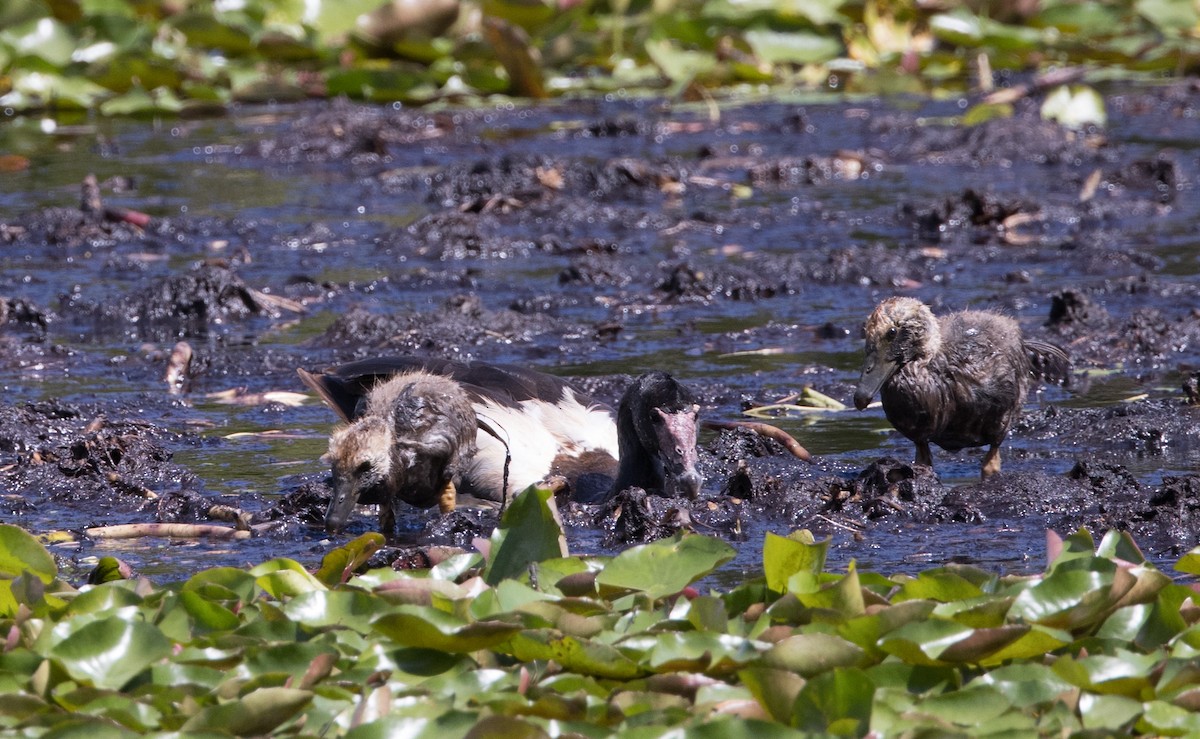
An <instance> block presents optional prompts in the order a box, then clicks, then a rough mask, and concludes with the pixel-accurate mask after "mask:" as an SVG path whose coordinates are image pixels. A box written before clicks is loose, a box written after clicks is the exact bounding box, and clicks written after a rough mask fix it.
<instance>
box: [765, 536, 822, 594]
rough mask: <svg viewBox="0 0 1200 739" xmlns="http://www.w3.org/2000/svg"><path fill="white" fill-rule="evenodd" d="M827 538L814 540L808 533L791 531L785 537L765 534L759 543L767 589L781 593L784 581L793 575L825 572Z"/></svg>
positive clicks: (784, 589)
mask: <svg viewBox="0 0 1200 739" xmlns="http://www.w3.org/2000/svg"><path fill="white" fill-rule="evenodd" d="M830 541H831V539H828V538H826V539H823V540H822V541H816V540H815V539H814V538H813V535H812V533H811V532H809V531H806V530H801V531H794V532H792V533H791V534H789V535H788V536H786V537H783V536H779V535H778V534H772V533H770V532H768V533H767V535H766V538H765V540H764V541H763V573H764V574H765V575H766V577H767V587H768V588H770V589H771V590H774V591H775V592H777V593H782V592H785V591H786V589H787V582H788V578H790V577H791V576H792V575H794V574H796V573H797V572H809V573H811V574H813V575H816V574H819V573H820V572H821V571H822V570H824V569H825V557H826V555H827V554H828V552H829V542H830Z"/></svg>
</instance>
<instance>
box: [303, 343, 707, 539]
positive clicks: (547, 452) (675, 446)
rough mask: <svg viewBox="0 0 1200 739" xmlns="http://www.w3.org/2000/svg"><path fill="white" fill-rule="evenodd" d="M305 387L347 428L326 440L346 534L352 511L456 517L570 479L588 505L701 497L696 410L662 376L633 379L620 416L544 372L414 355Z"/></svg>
mask: <svg viewBox="0 0 1200 739" xmlns="http://www.w3.org/2000/svg"><path fill="white" fill-rule="evenodd" d="M299 374H300V377H301V379H302V380H303V381H304V382H305V384H307V385H308V386H309V387H310V388H312V389H313V390H315V391H316V392H317V393H318V394H319V395H320V396H321V397H322V399H324V400H325V402H326V403H327V404H328V405H329V406H330V407H331V408H332V409H333V410H334V411H335V412H337V413H338V415H339V416H341V417H342V419H343V420H344V421H346V422H347V424H348V425H346V426H344V427H342V428H340V429H339V430H337V431H335V432H334V434H333V436H332V437H331V438H330V443H329V453H328V455H327V459H328V461H329V462H330V465H331V467H332V471H333V478H334V496H333V499H332V500H331V501H330V504H329V509H328V512H327V513H326V517H325V524H326V528H327V529H329V530H330V531H337V530H339V529H341V528H342V527H343V526H344V525H345V523H346V520H347V519H348V518H349V515H350V513H351V512H352V511H353V508H354V506H355V504H357V503H378V504H380V528H381V530H382V531H383V532H384V533H389V532H390V531H391V529H392V526H394V521H395V518H394V513H393V506H394V505H395V504H396V503H398V502H404V503H409V504H412V505H416V506H420V507H425V508H428V507H432V506H433V505H438V506H439V507H440V508H441V510H442V511H443V512H445V511H448V510H451V509H453V507H454V505H455V499H456V497H457V495H458V494H463V495H468V496H471V497H474V498H476V499H479V500H482V501H490V502H495V503H500V502H503V501H505V500H507V499H508V498H509V497H510V496H511V495H512V494H513V493H515V492H519V491H521V490H523V489H525V488H526V487H528V486H530V485H533V484H538V483H543V482H545V481H546V480H547V479H548V478H551V477H554V476H558V477H562V478H565V479H566V480H567V481H568V485H569V486H570V488H571V491H572V495H573V497H575V498H576V499H582V500H585V501H587V502H594V501H596V500H599V499H602V498H603V497H606V496H607V495H608V494H610V493H612V492H616V491H620V490H624V489H625V488H628V487H635V486H636V487H641V488H644V489H646V490H648V491H656V492H660V493H662V494H664V495H668V496H677V495H686V496H689V497H694V496H695V495H696V493H697V492H698V491H699V489H700V485H701V483H702V478H701V476H700V474H699V473H698V472H697V471H696V463H697V453H696V433H697V412H698V410H699V407H698V406H697V405H696V403H695V401H694V400H693V399H692V396H691V394H690V393H689V392H688V391H687V389H686V388H685V387H683V386H682V385H680V384H679V383H678V382H676V381H675V380H674V379H673V378H671V377H670V376H669V375H667V374H666V373H663V372H651V373H647V374H645V375H642V376H641V377H639V378H637V379H636V380H635V381H634V383H633V384H632V385H631V386H630V387H629V388H628V389H627V390H626V392H625V394H624V396H623V397H622V398H621V403H620V405H619V406H618V409H617V411H615V412H614V411H613V410H612V409H611V408H609V407H607V406H605V405H603V404H601V403H598V402H596V401H595V400H593V399H592V398H590V397H588V396H587V395H585V394H584V393H582V392H581V391H579V390H578V389H576V388H575V387H574V386H573V385H571V384H570V383H568V382H566V381H565V380H562V379H560V378H557V377H554V376H553V375H548V374H545V373H543V372H538V371H536V370H531V369H527V368H524V367H514V366H509V365H498V364H487V363H483V362H472V363H464V362H452V361H447V360H438V359H429V358H418V357H386V358H379V359H368V360H363V361H359V362H352V363H350V364H346V365H343V366H341V367H337V368H335V369H332V370H329V371H326V372H324V373H321V374H315V373H311V372H306V371H305V370H299Z"/></svg>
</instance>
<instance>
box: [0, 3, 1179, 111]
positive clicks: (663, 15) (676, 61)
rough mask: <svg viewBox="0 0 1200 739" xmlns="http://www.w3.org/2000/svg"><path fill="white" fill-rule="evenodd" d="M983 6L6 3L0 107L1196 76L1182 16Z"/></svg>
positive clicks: (1104, 7)
mask: <svg viewBox="0 0 1200 739" xmlns="http://www.w3.org/2000/svg"><path fill="white" fill-rule="evenodd" d="M983 8H984V9H980V8H979V7H978V5H977V4H967V3H960V2H946V3H918V2H914V0H822V1H821V2H782V3H780V2H773V1H772V2H767V1H765V0H751V1H749V2H730V1H729V0H656V1H655V2H653V3H650V2H641V1H639V2H631V0H611V1H609V2H602V1H600V0H596V1H594V2H586V1H584V0H480V2H470V1H469V0H322V1H313V2H304V3H300V2H291V1H289V0H239V1H238V2H217V1H215V0H198V1H197V2H189V3H175V2H166V1H165V0H159V1H153V0H150V1H139V2H133V1H131V0H56V1H55V2H50V1H49V0H7V1H6V2H5V3H4V4H3V7H0V109H7V110H8V111H10V112H12V111H16V112H20V111H33V110H52V111H55V112H58V113H60V114H61V113H62V112H64V111H70V110H79V109H94V110H98V111H100V112H101V113H103V114H107V115H161V114H172V113H183V112H191V113H196V112H202V111H206V110H210V111H211V110H220V109H222V108H224V106H226V105H228V104H230V103H232V102H237V101H251V102H265V101H295V100H300V99H304V98H309V97H314V96H315V97H333V96H342V95H345V96H350V97H354V98H359V99H364V100H372V101H380V102H401V103H426V102H430V101H434V100H443V99H448V100H456V101H461V100H471V99H479V98H482V97H486V96H490V95H496V94H504V95H512V96H517V97H525V98H539V97H547V96H559V95H568V94H569V95H575V94H579V93H593V94H601V93H619V94H622V95H625V94H628V95H637V94H645V93H654V94H666V95H669V96H672V97H676V98H683V99H689V100H706V99H712V96H714V95H721V94H725V93H728V92H732V91H741V92H744V93H749V94H764V93H771V94H779V93H787V92H790V91H796V90H812V89H825V90H829V89H833V90H849V91H860V92H871V93H875V92H888V91H894V92H917V93H922V94H938V93H946V92H961V91H963V90H964V89H966V87H967V86H968V85H970V84H974V86H975V87H976V88H977V89H980V90H982V91H984V92H986V91H987V90H988V89H990V86H991V85H992V84H993V82H994V80H999V81H1000V82H1001V83H1004V80H1005V78H1006V76H1007V75H1008V74H1009V73H1010V72H1014V71H1016V72H1024V71H1037V70H1041V69H1048V68H1051V67H1062V66H1065V65H1066V66H1079V67H1083V68H1105V69H1108V70H1116V71H1119V73H1123V74H1151V75H1161V74H1184V73H1187V72H1188V71H1189V70H1192V69H1194V67H1195V63H1196V47H1195V44H1196V38H1195V37H1196V28H1197V26H1198V23H1200V11H1198V10H1197V8H1196V7H1195V5H1194V4H1193V3H1182V2H1174V1H1173V0H1085V1H1084V2H1077V1H1075V0H1071V1H1070V2H1068V1H1067V0H1045V1H1044V2H1040V3H1031V2H1020V0H1013V1H1012V2H1003V3H986V4H983ZM1110 76H1111V75H1110ZM972 80H974V82H973V83H972ZM1002 86H1003V84H1002Z"/></svg>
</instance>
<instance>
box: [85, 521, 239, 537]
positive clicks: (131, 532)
mask: <svg viewBox="0 0 1200 739" xmlns="http://www.w3.org/2000/svg"><path fill="white" fill-rule="evenodd" d="M83 533H84V534H86V535H87V536H88V537H89V538H92V539H141V538H143V537H149V536H163V537H169V538H172V539H249V538H250V532H249V531H241V530H238V529H234V528H230V527H229V526H216V525H213V524H204V523H125V524H116V525H114V526H93V527H91V528H87V529H84V530H83Z"/></svg>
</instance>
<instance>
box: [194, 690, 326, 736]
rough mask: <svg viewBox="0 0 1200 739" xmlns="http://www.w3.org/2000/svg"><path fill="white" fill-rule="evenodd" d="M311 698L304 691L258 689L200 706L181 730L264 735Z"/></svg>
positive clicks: (277, 726)
mask: <svg viewBox="0 0 1200 739" xmlns="http://www.w3.org/2000/svg"><path fill="white" fill-rule="evenodd" d="M312 699H313V694H312V693H311V692H309V691H307V690H297V689H295V688H260V689H258V690H255V691H253V692H251V693H248V694H247V695H245V696H244V697H242V698H240V699H238V700H233V701H229V702H228V703H222V704H220V705H217V706H211V707H208V708H204V709H201V710H200V711H199V712H198V713H197V714H196V715H194V716H192V717H191V718H190V719H188V720H187V722H186V723H184V724H183V726H182V727H181V730H182V731H184V732H219V733H223V734H234V735H238V736H247V735H261V734H267V733H270V732H271V731H273V730H274V729H277V728H279V726H280V725H281V724H283V723H285V722H287V721H289V720H290V719H292V718H294V717H296V716H297V715H298V714H299V713H300V711H301V710H302V709H303V708H305V707H306V706H307V705H308V704H309V703H310V702H311V701H312Z"/></svg>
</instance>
